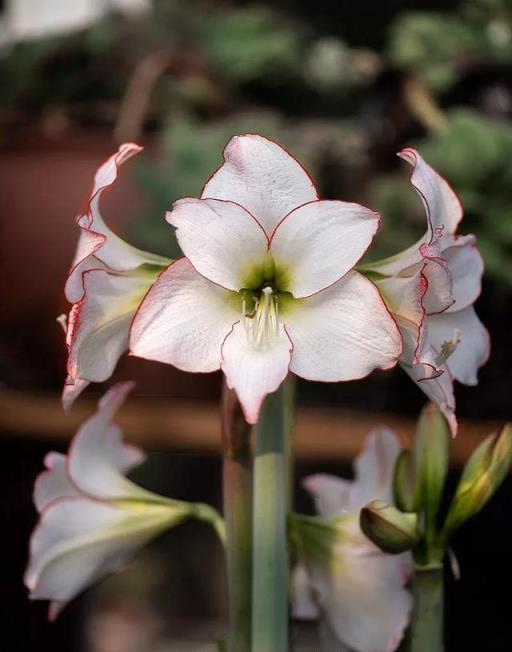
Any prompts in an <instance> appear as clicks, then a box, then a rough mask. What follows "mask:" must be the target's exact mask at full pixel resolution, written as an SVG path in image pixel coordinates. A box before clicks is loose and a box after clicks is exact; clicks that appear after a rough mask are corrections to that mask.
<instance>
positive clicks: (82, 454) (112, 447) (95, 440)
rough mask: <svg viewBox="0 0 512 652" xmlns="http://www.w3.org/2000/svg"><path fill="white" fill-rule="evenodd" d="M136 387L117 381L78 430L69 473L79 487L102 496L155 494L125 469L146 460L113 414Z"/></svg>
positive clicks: (116, 497)
mask: <svg viewBox="0 0 512 652" xmlns="http://www.w3.org/2000/svg"><path fill="white" fill-rule="evenodd" d="M132 388H133V383H118V384H117V385H114V387H112V388H111V389H110V390H109V391H108V392H107V393H106V394H105V396H104V397H103V398H102V399H101V401H100V403H99V407H98V410H97V411H96V412H95V413H94V414H93V415H92V416H91V417H89V419H87V421H86V422H85V423H84V424H83V425H82V426H81V428H80V429H79V430H78V432H77V433H76V435H75V437H74V438H73V441H72V442H71V445H70V447H69V454H68V467H67V468H68V473H69V477H70V478H71V480H72V482H73V483H74V484H75V485H76V487H77V488H78V489H79V490H80V491H81V492H83V493H84V494H86V495H88V496H92V497H94V498H98V499H113V500H115V499H128V500H130V499H137V498H140V499H146V498H150V497H151V495H152V494H150V493H149V492H147V491H145V490H144V489H142V488H141V487H138V486H137V485H136V484H134V483H133V482H130V481H129V480H127V479H126V478H125V477H124V476H123V475H122V473H121V471H126V470H128V469H129V468H131V466H133V464H134V462H138V461H142V460H143V459H144V455H143V453H142V451H139V450H138V449H134V447H130V448H126V447H125V446H124V445H123V442H122V439H121V432H120V430H119V428H118V427H117V426H115V425H114V424H112V418H113V416H114V414H115V413H116V411H117V410H118V408H119V407H120V405H121V404H122V403H123V401H124V400H125V398H126V395H127V394H128V392H130V391H131V389H132Z"/></svg>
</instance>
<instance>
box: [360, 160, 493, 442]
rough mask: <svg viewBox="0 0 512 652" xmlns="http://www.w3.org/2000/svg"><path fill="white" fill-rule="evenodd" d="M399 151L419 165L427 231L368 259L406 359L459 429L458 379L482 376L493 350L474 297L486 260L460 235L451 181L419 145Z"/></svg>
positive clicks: (415, 176) (416, 179) (416, 174)
mask: <svg viewBox="0 0 512 652" xmlns="http://www.w3.org/2000/svg"><path fill="white" fill-rule="evenodd" d="M399 156H400V157H401V158H403V159H404V160H405V161H407V162H408V163H409V164H410V165H412V166H413V168H414V169H413V172H412V176H411V183H412V185H413V186H414V188H415V189H416V191H417V193H418V194H419V196H420V198H421V200H422V202H423V205H424V207H425V211H426V215H427V231H426V233H425V235H424V236H423V237H422V238H421V240H420V241H419V242H417V243H416V244H415V245H413V246H412V247H410V248H409V249H407V250H405V251H403V252H401V253H399V254H397V255H395V256H392V257H391V258H387V259H385V260H382V261H379V262H376V263H371V264H368V265H364V266H362V268H361V271H363V269H364V271H365V272H370V276H371V278H373V280H374V282H375V283H376V285H377V286H378V288H379V290H380V291H381V294H382V296H383V298H384V300H385V302H386V304H387V306H388V308H389V309H390V311H391V312H392V314H393V316H394V317H395V319H396V322H397V324H398V326H399V328H400V332H401V334H402V339H403V344H404V346H403V351H402V356H401V358H400V363H401V365H402V367H403V368H404V370H405V371H406V372H407V373H408V374H409V376H410V377H411V378H412V379H413V380H414V381H415V382H416V383H417V384H418V385H419V387H420V388H421V389H422V390H423V391H424V392H425V394H426V395H427V396H428V397H429V398H430V399H431V400H433V401H434V402H435V403H437V404H438V405H439V407H440V408H441V409H442V411H443V412H444V414H445V416H446V418H447V419H448V421H449V423H450V427H451V429H452V432H453V433H454V434H455V433H456V430H457V422H456V419H455V398H454V394H453V379H455V380H458V381H459V382H461V383H464V384H466V385H475V384H476V383H477V371H478V369H479V367H481V366H482V365H483V364H484V363H485V362H486V361H487V358H488V356H489V337H488V333H487V331H486V329H485V328H484V326H483V325H482V323H481V322H480V320H479V319H478V317H477V315H476V313H475V310H474V308H473V304H474V302H475V301H476V299H477V298H478V296H479V294H480V288H481V280H482V272H483V262H482V258H481V256H480V254H479V252H478V250H477V248H476V241H475V237H474V236H472V235H464V236H463V235H457V228H458V225H459V223H460V221H461V219H462V216H463V209H462V205H461V203H460V200H459V198H458V197H457V195H456V194H455V192H454V191H453V190H452V189H451V187H450V186H449V184H448V183H447V181H446V180H445V179H444V178H443V177H441V176H440V175H439V174H438V173H437V172H436V171H435V170H434V169H433V168H432V167H430V166H429V165H428V164H427V163H426V162H425V161H424V160H423V159H422V157H421V156H420V155H419V154H418V152H416V151H415V150H413V149H410V148H408V149H404V150H403V151H402V152H400V153H399Z"/></svg>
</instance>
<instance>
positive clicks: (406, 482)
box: [393, 451, 416, 512]
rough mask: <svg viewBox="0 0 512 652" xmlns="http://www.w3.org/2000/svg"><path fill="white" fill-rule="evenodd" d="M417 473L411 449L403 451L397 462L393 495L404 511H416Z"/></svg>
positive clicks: (399, 507)
mask: <svg viewBox="0 0 512 652" xmlns="http://www.w3.org/2000/svg"><path fill="white" fill-rule="evenodd" d="M415 476H416V474H415V471H414V463H413V460H412V455H411V451H402V452H401V453H400V455H399V456H398V458H397V460H396V463H395V471H394V474H393V497H394V499H395V503H396V506H397V507H398V509H400V510H401V511H402V512H414V511H416V509H415V503H414V499H415V485H416V477H415Z"/></svg>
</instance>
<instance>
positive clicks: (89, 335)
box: [64, 270, 155, 406]
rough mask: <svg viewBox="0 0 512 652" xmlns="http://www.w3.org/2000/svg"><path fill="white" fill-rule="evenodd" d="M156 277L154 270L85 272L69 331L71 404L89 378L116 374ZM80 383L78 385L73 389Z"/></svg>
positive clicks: (68, 395)
mask: <svg viewBox="0 0 512 652" xmlns="http://www.w3.org/2000/svg"><path fill="white" fill-rule="evenodd" d="M154 278H155V276H154V275H152V274H150V273H144V274H131V275H126V276H124V275H114V274H107V272H105V271H103V270H91V271H89V272H86V273H85V274H84V279H83V288H84V295H83V298H82V299H81V300H80V301H78V302H77V303H75V304H74V305H73V307H72V309H71V312H70V314H69V319H68V329H67V333H66V343H67V346H68V363H67V365H68V369H67V371H68V379H67V387H69V389H68V390H67V391H66V390H65V391H66V394H65V396H64V400H65V403H66V405H67V406H69V405H70V404H71V402H72V400H73V399H74V398H76V396H77V395H78V394H79V393H80V391H81V390H82V389H83V387H84V386H85V385H84V382H85V381H94V382H102V381H104V380H107V378H109V377H110V376H111V375H112V373H113V371H114V369H115V366H116V364H117V362H118V360H119V358H120V357H121V355H122V354H123V353H124V352H125V351H126V350H127V348H128V335H129V330H130V324H131V322H132V319H133V316H134V314H135V312H136V310H137V308H138V307H139V304H140V302H141V301H142V298H143V297H144V295H145V293H146V292H147V290H148V288H149V287H150V286H151V284H152V283H153V281H154ZM76 383H78V387H74V391H73V389H71V388H72V387H73V385H75V384H76ZM85 384H87V383H86V382H85Z"/></svg>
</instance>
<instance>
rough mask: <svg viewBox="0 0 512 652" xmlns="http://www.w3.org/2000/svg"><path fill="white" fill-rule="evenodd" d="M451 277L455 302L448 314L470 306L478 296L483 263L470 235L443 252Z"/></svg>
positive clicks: (462, 237) (459, 239)
mask: <svg viewBox="0 0 512 652" xmlns="http://www.w3.org/2000/svg"><path fill="white" fill-rule="evenodd" d="M442 255H443V258H444V259H445V260H446V263H447V264H448V268H449V270H450V274H451V277H452V286H453V287H452V292H453V297H454V299H455V302H454V303H453V305H452V306H450V307H449V308H448V311H449V312H455V311H457V312H458V311H460V310H462V309H464V308H467V307H468V306H470V305H472V304H473V303H474V302H475V301H476V300H477V299H478V297H479V296H480V292H481V289H482V274H483V271H484V263H483V260H482V256H481V255H480V253H479V251H478V249H477V248H476V246H475V238H474V236H472V235H468V236H460V237H459V238H457V240H456V241H455V245H454V246H452V247H448V248H447V249H445V250H444V251H443V254H442Z"/></svg>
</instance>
